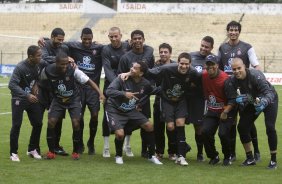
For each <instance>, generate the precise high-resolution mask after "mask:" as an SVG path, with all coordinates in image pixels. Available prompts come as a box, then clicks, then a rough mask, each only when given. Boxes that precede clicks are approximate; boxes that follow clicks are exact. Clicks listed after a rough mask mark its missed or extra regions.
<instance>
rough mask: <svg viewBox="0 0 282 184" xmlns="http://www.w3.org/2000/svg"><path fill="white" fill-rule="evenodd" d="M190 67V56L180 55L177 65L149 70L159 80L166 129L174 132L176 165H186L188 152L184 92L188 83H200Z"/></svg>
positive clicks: (195, 72)
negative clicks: (176, 155)
mask: <svg viewBox="0 0 282 184" xmlns="http://www.w3.org/2000/svg"><path fill="white" fill-rule="evenodd" d="M190 65H191V56H190V54H188V53H185V52H184V53H181V54H180V55H179V56H178V63H177V64H173V63H172V64H166V65H163V66H161V67H158V68H154V69H151V70H149V71H150V72H149V73H150V75H152V77H153V78H156V77H157V78H159V79H160V80H161V106H162V109H163V114H164V118H165V122H166V123H167V129H168V130H169V131H172V130H174V129H175V130H176V142H177V154H178V158H177V160H176V163H178V164H180V165H183V166H186V165H188V163H187V161H186V159H185V157H186V153H187V152H188V151H190V149H191V148H190V146H189V145H188V144H187V143H186V137H185V119H186V118H187V103H186V99H185V97H186V95H185V90H186V89H187V85H190V83H192V82H193V83H195V84H198V83H200V74H199V73H198V72H197V70H196V69H195V68H193V67H191V66H190Z"/></svg>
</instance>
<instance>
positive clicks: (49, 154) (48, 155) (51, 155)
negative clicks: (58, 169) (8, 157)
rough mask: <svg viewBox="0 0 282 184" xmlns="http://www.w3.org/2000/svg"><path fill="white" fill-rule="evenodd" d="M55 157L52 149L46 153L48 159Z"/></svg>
mask: <svg viewBox="0 0 282 184" xmlns="http://www.w3.org/2000/svg"><path fill="white" fill-rule="evenodd" d="M55 158H56V154H55V153H53V152H51V151H48V153H47V154H46V159H48V160H52V159H55Z"/></svg>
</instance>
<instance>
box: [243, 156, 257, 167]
mask: <svg viewBox="0 0 282 184" xmlns="http://www.w3.org/2000/svg"><path fill="white" fill-rule="evenodd" d="M250 165H256V160H255V159H254V158H247V159H246V160H245V161H244V162H243V163H242V164H241V166H250Z"/></svg>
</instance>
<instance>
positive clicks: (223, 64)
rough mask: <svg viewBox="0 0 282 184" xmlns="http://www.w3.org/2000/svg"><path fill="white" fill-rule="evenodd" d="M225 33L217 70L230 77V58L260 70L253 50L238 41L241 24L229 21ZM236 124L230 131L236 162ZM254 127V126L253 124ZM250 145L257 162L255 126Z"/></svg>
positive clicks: (258, 157) (258, 154) (246, 44)
mask: <svg viewBox="0 0 282 184" xmlns="http://www.w3.org/2000/svg"><path fill="white" fill-rule="evenodd" d="M226 31H227V35H228V38H229V40H228V42H226V43H223V44H222V45H221V46H220V47H219V52H218V57H219V59H220V63H219V68H220V69H221V70H223V71H224V72H226V73H227V74H228V75H232V68H231V61H232V58H235V57H238V58H241V59H242V60H243V62H244V64H245V66H246V67H247V68H249V67H253V68H255V69H257V70H259V69H260V67H259V62H258V59H257V56H256V53H255V50H254V48H253V47H252V46H251V45H250V44H249V43H246V42H243V41H241V40H239V36H240V33H241V24H240V23H239V22H236V21H231V22H229V23H228V24H227V26H226ZM236 123H237V121H234V125H233V127H232V129H231V152H232V160H233V161H234V160H236V153H235V147H236ZM253 125H254V124H253ZM251 136H252V143H253V146H254V151H255V159H256V160H257V161H259V160H260V152H259V148H258V140H257V130H256V127H255V125H254V126H253V128H252V131H251Z"/></svg>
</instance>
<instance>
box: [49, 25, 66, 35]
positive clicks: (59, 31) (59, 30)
mask: <svg viewBox="0 0 282 184" xmlns="http://www.w3.org/2000/svg"><path fill="white" fill-rule="evenodd" d="M58 35H62V36H65V32H64V30H63V29H62V28H59V27H57V28H55V29H53V31H52V32H51V37H57V36H58Z"/></svg>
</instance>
